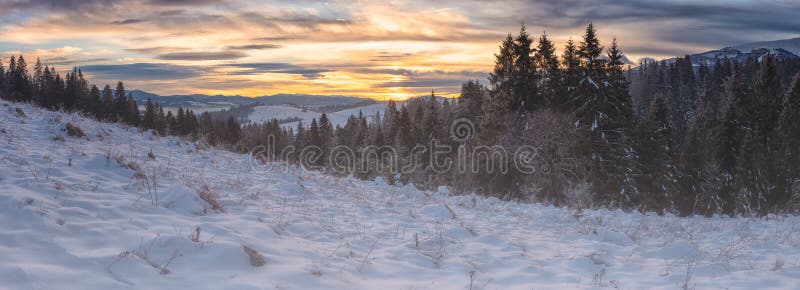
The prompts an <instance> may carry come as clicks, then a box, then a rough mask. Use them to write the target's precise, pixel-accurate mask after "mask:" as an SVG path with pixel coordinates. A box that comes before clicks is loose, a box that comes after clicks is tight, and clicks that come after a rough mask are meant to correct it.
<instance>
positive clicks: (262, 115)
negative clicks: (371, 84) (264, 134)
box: [247, 102, 386, 128]
mask: <svg viewBox="0 0 800 290" xmlns="http://www.w3.org/2000/svg"><path fill="white" fill-rule="evenodd" d="M385 109H386V103H384V102H378V103H375V104H370V105H366V106H363V107H358V108H353V109H347V110H342V111H338V112H332V113H328V119H330V120H331V124H332V125H333V126H334V127H336V125H339V126H344V125H345V124H346V123H347V119H348V118H349V117H350V116H352V115H358V112H359V111H360V112H362V113H363V114H364V115H365V116H367V117H368V118H371V117H374V116H375V115H376V113H380V114H383V111H384V110H385ZM320 115H322V114H321V113H318V112H314V111H311V110H306V111H303V110H302V109H299V108H296V107H292V106H284V105H275V106H258V107H255V108H253V112H252V113H250V115H249V116H248V117H247V119H248V120H249V121H250V122H255V123H261V122H264V121H267V120H270V119H275V118H277V119H279V120H280V119H286V118H292V117H298V118H300V119H302V120H303V124H305V125H306V126H308V124H310V123H311V120H312V119H314V118H316V119H319V116H320ZM283 126H285V127H292V128H294V127H297V122H291V123H285V124H283Z"/></svg>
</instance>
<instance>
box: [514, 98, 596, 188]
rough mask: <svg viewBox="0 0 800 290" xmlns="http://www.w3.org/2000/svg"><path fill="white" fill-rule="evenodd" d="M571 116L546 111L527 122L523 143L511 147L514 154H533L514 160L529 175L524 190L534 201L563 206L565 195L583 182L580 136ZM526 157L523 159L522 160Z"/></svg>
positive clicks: (520, 137) (521, 138)
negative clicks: (526, 190) (574, 185)
mask: <svg viewBox="0 0 800 290" xmlns="http://www.w3.org/2000/svg"><path fill="white" fill-rule="evenodd" d="M573 120H574V117H573V116H571V115H569V114H564V113H559V112H555V111H550V110H545V111H541V112H537V113H536V114H533V115H532V116H531V117H529V119H527V120H526V122H525V126H526V128H528V129H527V130H524V131H523V133H522V136H519V137H518V138H519V139H520V141H521V142H520V143H517V144H511V146H510V148H513V149H514V150H515V151H517V150H524V149H525V148H524V146H529V147H527V148H528V150H533V152H529V153H531V155H530V156H527V158H529V159H528V160H515V162H519V164H517V166H518V167H520V168H525V169H526V170H525V171H529V174H526V175H525V177H524V180H523V183H524V187H525V188H527V189H528V192H532V193H533V195H532V196H530V198H531V199H534V200H538V201H544V202H547V203H554V204H562V203H563V202H564V201H565V199H566V197H565V196H564V192H565V191H566V190H567V189H569V188H570V187H571V186H572V185H573V184H576V183H578V182H579V181H580V180H581V178H583V176H584V173H583V172H582V168H581V166H579V165H580V164H583V163H582V161H581V160H580V159H581V157H580V156H581V155H580V154H579V150H578V148H579V146H580V144H581V135H580V132H578V131H577V130H576V129H575V125H574V124H573ZM520 157H523V156H520Z"/></svg>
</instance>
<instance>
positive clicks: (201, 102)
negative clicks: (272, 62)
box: [130, 90, 365, 109]
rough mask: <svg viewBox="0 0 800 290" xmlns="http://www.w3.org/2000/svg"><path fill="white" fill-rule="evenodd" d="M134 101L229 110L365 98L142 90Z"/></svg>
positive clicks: (346, 102) (347, 102) (317, 104)
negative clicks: (261, 104) (207, 93)
mask: <svg viewBox="0 0 800 290" xmlns="http://www.w3.org/2000/svg"><path fill="white" fill-rule="evenodd" d="M130 94H131V96H133V99H134V100H136V102H137V103H139V104H141V103H143V102H144V101H146V100H147V99H151V100H152V101H154V102H158V103H159V104H161V105H163V106H165V107H189V108H193V109H198V108H204V109H215V108H219V109H222V108H229V107H234V106H239V105H248V104H253V103H256V102H260V103H263V104H264V105H293V106H301V107H321V106H331V105H350V104H355V103H359V102H363V101H364V100H365V98H358V97H348V96H340V95H306V94H275V95H270V96H261V97H252V98H251V97H243V96H223V95H214V96H209V95H203V94H192V95H171V96H161V95H158V94H153V93H149V92H145V91H141V90H133V91H130Z"/></svg>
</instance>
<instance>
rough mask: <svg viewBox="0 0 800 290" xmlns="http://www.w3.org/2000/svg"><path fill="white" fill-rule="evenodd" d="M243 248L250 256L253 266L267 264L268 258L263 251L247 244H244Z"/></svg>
mask: <svg viewBox="0 0 800 290" xmlns="http://www.w3.org/2000/svg"><path fill="white" fill-rule="evenodd" d="M242 250H243V251H244V253H245V254H247V256H248V257H249V258H250V265H251V266H253V267H261V266H264V265H266V264H267V260H266V258H264V255H261V253H259V252H258V251H256V250H255V249H253V248H251V247H248V246H245V245H242Z"/></svg>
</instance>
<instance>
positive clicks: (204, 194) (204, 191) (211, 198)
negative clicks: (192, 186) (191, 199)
mask: <svg viewBox="0 0 800 290" xmlns="http://www.w3.org/2000/svg"><path fill="white" fill-rule="evenodd" d="M197 195H198V196H200V199H202V200H203V201H205V202H206V203H208V205H210V206H211V209H213V210H215V211H218V212H225V208H223V207H222V205H221V204H220V203H219V201H218V200H217V193H216V192H214V191H213V190H211V189H210V188H208V186H207V185H203V187H201V188H200V189H198V190H197Z"/></svg>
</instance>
